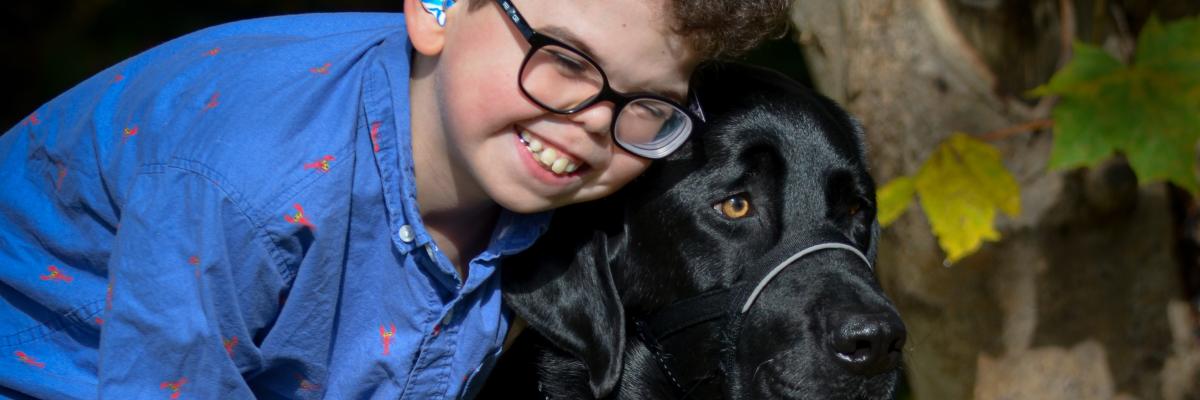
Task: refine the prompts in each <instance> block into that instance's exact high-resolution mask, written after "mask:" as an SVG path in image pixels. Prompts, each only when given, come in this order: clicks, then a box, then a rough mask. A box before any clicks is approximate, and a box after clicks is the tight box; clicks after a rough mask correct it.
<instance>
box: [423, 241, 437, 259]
mask: <svg viewBox="0 0 1200 400" xmlns="http://www.w3.org/2000/svg"><path fill="white" fill-rule="evenodd" d="M425 254H426V255H428V256H429V259H430V260H435V261H436V260H437V253H435V252H434V251H433V245H431V244H427V245H425Z"/></svg>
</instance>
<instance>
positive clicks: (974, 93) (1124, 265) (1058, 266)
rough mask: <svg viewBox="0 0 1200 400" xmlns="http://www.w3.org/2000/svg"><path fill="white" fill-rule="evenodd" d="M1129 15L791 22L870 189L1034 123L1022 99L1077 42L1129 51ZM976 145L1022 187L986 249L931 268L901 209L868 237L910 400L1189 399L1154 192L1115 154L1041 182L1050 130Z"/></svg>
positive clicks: (1046, 3)
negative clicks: (899, 342) (943, 154)
mask: <svg viewBox="0 0 1200 400" xmlns="http://www.w3.org/2000/svg"><path fill="white" fill-rule="evenodd" d="M1153 3H1155V2H1150V6H1151V7H1153V6H1154V4H1153ZM1139 4H1142V6H1143V7H1144V6H1145V5H1146V4H1145V2H1139ZM1196 8H1197V7H1196V6H1195V5H1193V6H1192V7H1191V8H1187V7H1184V8H1182V9H1180V10H1178V11H1172V12H1178V13H1185V12H1190V13H1194V12H1195V10H1196ZM1114 10H1115V13H1117V14H1119V13H1121V12H1124V13H1125V15H1123V16H1118V17H1115V18H1114V17H1112V16H1111V15H1112V14H1114ZM1134 13H1144V14H1139V15H1137V16H1135V17H1139V18H1142V19H1140V20H1144V16H1145V15H1148V11H1147V10H1145V9H1144V8H1141V7H1129V6H1128V5H1125V4H1117V3H1110V2H1107V1H1104V0H1095V1H1093V0H1075V1H1067V0H1064V1H1058V0H1027V1H1021V2H1016V1H1004V0H860V1H843V0H797V1H796V2H795V4H794V7H793V9H792V19H793V22H794V24H795V26H796V27H797V30H796V37H795V39H796V40H797V41H798V42H799V43H800V44H801V45H802V46H803V48H804V53H805V57H806V59H807V62H808V67H809V69H810V71H812V74H813V80H814V82H816V85H817V88H818V90H820V91H821V92H823V93H824V94H825V95H827V96H829V97H831V98H833V99H835V100H837V101H838V102H840V103H842V104H843V105H845V106H846V107H847V109H848V110H850V112H851V113H852V114H855V115H856V116H857V117H858V118H860V119H861V121H862V122H863V124H864V126H865V127H866V130H867V142H868V146H869V148H870V155H871V167H872V169H873V171H872V172H873V175H874V176H875V178H876V180H877V181H878V183H879V184H880V185H882V184H883V183H886V182H887V181H889V180H891V179H892V178H895V177H898V176H901V175H907V174H912V173H914V172H916V171H917V169H918V168H919V167H920V165H921V163H922V162H923V161H924V160H925V158H926V157H927V156H928V155H929V154H930V153H931V152H932V151H933V149H934V148H935V147H936V145H937V144H938V143H939V142H940V141H941V140H942V139H944V138H946V137H947V136H949V135H950V134H952V133H953V132H956V131H962V132H968V133H975V134H982V133H985V132H996V131H998V130H1003V129H1004V128H1006V127H1011V126H1016V125H1020V124H1023V123H1027V122H1030V121H1036V120H1040V119H1045V118H1048V117H1049V110H1050V106H1052V102H1051V101H1052V100H1038V99H1028V98H1024V97H1023V93H1024V92H1025V91H1026V90H1028V89H1031V88H1033V87H1035V86H1037V85H1038V84H1041V83H1044V82H1046V81H1047V80H1048V79H1049V77H1050V76H1051V74H1052V73H1053V72H1054V71H1055V70H1056V69H1057V68H1058V67H1059V66H1060V65H1061V63H1062V62H1064V61H1065V60H1066V59H1068V56H1069V54H1065V53H1064V49H1069V46H1064V44H1066V43H1070V42H1071V41H1072V40H1073V39H1074V38H1076V37H1078V38H1081V39H1084V40H1087V41H1091V42H1097V40H1095V39H1096V38H1099V39H1100V40H1099V42H1101V43H1105V47H1106V48H1107V49H1110V50H1112V51H1113V52H1114V53H1116V54H1128V52H1129V51H1130V50H1131V48H1132V44H1133V41H1132V35H1131V34H1130V33H1129V32H1130V31H1131V30H1133V29H1136V28H1137V26H1134V27H1128V26H1126V27H1120V26H1117V25H1119V24H1117V23H1114V22H1113V21H1117V20H1120V19H1121V18H1125V19H1131V18H1130V17H1129V15H1130V14H1134ZM1160 16H1161V15H1160ZM1140 20H1139V21H1140ZM988 136H990V138H992V139H994V141H993V144H995V145H996V146H997V147H998V148H999V150H1000V151H1001V154H1002V156H1003V158H1004V160H1005V163H1006V166H1007V167H1008V169H1009V170H1010V171H1011V172H1012V173H1013V174H1014V176H1015V177H1016V179H1017V182H1018V184H1019V185H1020V187H1021V191H1022V192H1021V204H1022V213H1021V215H1020V216H1019V217H1017V218H1011V219H1010V218H1006V217H1000V218H998V220H997V223H998V228H999V229H1000V231H1001V233H1002V235H1003V237H1004V238H1003V239H1002V240H1001V241H1000V242H996V243H989V244H985V245H984V247H983V249H982V250H981V251H979V252H978V253H977V254H974V255H972V256H969V257H968V258H966V259H964V260H963V261H961V262H959V263H957V264H955V265H953V266H949V267H947V266H943V259H944V258H945V255H944V254H943V253H942V252H941V250H940V249H939V248H938V246H937V241H936V238H935V237H934V236H933V234H932V233H931V232H932V231H931V229H930V227H929V224H928V222H927V221H926V219H925V216H924V214H923V213H922V212H921V210H920V207H918V206H917V205H915V203H914V205H913V206H912V207H910V209H909V210H908V211H907V212H906V214H905V215H904V216H903V217H901V218H900V219H899V220H898V221H897V222H896V223H895V224H894V225H892V226H891V227H889V228H888V229H886V230H885V231H884V235H883V238H882V243H881V248H880V255H879V261H878V262H879V270H878V271H879V272H878V273H879V276H880V280H881V282H882V283H883V286H884V288H885V289H886V290H887V292H888V293H889V294H890V295H891V297H892V298H893V300H895V302H896V304H897V305H898V307H899V308H900V311H901V315H902V316H903V318H904V320H905V322H906V323H907V325H908V328H909V341H908V345H907V346H906V348H905V351H906V353H905V358H906V367H905V368H906V373H907V376H908V379H909V383H910V385H911V387H912V390H913V394H914V397H915V398H917V399H967V398H972V397H975V398H979V399H993V398H995V399H1002V398H1013V399H1017V398H1042V399H1059V398H1061V399H1076V398H1142V399H1158V398H1166V399H1196V398H1200V387H1197V383H1196V382H1197V381H1200V361H1197V360H1198V359H1200V348H1198V347H1200V346H1197V343H1196V339H1195V337H1194V336H1190V335H1189V332H1192V330H1190V329H1188V327H1189V326H1193V325H1189V324H1194V323H1195V322H1194V320H1189V318H1190V316H1189V315H1188V313H1187V312H1186V311H1185V312H1180V311H1178V310H1179V309H1181V307H1182V309H1183V310H1186V309H1187V307H1188V306H1187V305H1186V303H1181V301H1180V300H1182V299H1183V296H1182V294H1181V289H1180V284H1179V275H1178V274H1179V261H1178V259H1177V257H1176V249H1175V244H1174V243H1175V237H1174V233H1173V230H1172V229H1173V227H1174V224H1175V222H1174V221H1173V217H1172V215H1171V213H1170V207H1169V204H1168V195H1167V190H1166V187H1165V186H1164V185H1162V184H1152V185H1144V186H1138V185H1137V184H1136V183H1135V178H1134V176H1133V173H1132V171H1131V170H1129V167H1128V166H1127V165H1126V164H1124V163H1123V162H1122V161H1121V160H1120V159H1119V158H1116V159H1114V160H1113V161H1110V162H1108V163H1106V164H1105V165H1103V166H1101V167H1097V168H1092V169H1087V170H1074V171H1048V170H1047V161H1048V159H1049V154H1050V148H1051V145H1052V135H1051V134H1050V132H1049V131H1048V130H1044V129H1043V130H1041V131H1038V132H1033V133H1027V134H1008V133H1004V134H1002V135H988ZM1169 309H1171V310H1176V311H1173V312H1172V313H1169V312H1168V310H1169ZM1172 315H1174V316H1173V317H1172ZM1181 315H1182V316H1181ZM1173 324H1174V325H1173ZM1179 326H1182V327H1183V328H1180V327H1179ZM1181 335H1182V337H1181ZM1188 396H1191V397H1188Z"/></svg>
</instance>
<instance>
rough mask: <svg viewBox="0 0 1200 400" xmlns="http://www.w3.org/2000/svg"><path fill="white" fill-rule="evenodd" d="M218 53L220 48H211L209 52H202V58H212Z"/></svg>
mask: <svg viewBox="0 0 1200 400" xmlns="http://www.w3.org/2000/svg"><path fill="white" fill-rule="evenodd" d="M220 52H221V48H220V47H213V48H212V50H209V51H206V52H204V56H205V57H212V56H215V55H217V53H220Z"/></svg>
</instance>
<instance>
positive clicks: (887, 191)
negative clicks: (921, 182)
mask: <svg viewBox="0 0 1200 400" xmlns="http://www.w3.org/2000/svg"><path fill="white" fill-rule="evenodd" d="M916 191H917V188H916V186H914V185H913V179H912V178H911V177H907V176H902V177H899V178H896V179H893V180H892V181H891V182H888V183H887V184H886V185H883V188H880V189H879V191H877V192H876V194H875V197H876V198H878V199H879V224H880V225H882V226H884V227H887V226H888V225H891V224H892V222H895V221H896V219H897V218H900V214H904V210H906V209H908V205H909V204H912V200H913V195H914V194H916Z"/></svg>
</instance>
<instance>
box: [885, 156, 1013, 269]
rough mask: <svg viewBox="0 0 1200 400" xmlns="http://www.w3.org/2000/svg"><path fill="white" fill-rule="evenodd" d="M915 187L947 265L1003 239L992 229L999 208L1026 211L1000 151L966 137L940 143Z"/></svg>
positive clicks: (914, 179) (1006, 211)
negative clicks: (1022, 209) (986, 242)
mask: <svg viewBox="0 0 1200 400" xmlns="http://www.w3.org/2000/svg"><path fill="white" fill-rule="evenodd" d="M901 184H903V183H901ZM913 186H914V187H915V189H916V193H917V197H919V198H920V203H921V209H922V210H924V211H925V215H926V217H927V218H929V224H930V226H932V228H933V233H934V234H935V235H937V238H938V245H939V246H941V248H942V250H943V251H945V252H946V262H947V263H954V262H957V261H958V260H960V259H962V258H963V257H966V256H967V255H970V254H971V253H974V252H975V251H976V250H978V249H979V247H980V246H981V245H982V244H983V241H985V240H988V241H996V240H999V239H1000V233H998V232H996V229H995V227H994V226H993V224H994V222H995V217H996V210H997V209H999V210H1001V211H1004V212H1005V213H1006V214H1008V215H1010V216H1013V217H1015V216H1017V215H1018V214H1020V213H1021V197H1020V188H1019V187H1018V186H1017V181H1016V179H1014V178H1013V176H1012V174H1011V173H1009V172H1008V170H1007V169H1006V168H1005V167H1004V164H1003V163H1002V162H1001V160H1000V153H999V152H998V151H996V149H995V148H994V147H992V145H990V144H988V143H986V142H983V141H980V140H978V139H975V138H972V137H971V136H969V135H967V134H965V133H955V134H953V135H951V136H950V137H949V138H947V139H946V140H944V141H942V143H941V144H939V145H938V147H937V149H935V150H934V152H933V154H932V155H931V156H929V159H927V160H925V164H924V165H922V166H921V169H920V170H918V171H917V174H916V176H915V177H914V178H913ZM900 189H902V187H901V188H900ZM897 190H899V189H897ZM889 195H890V194H889ZM889 207H890V206H889ZM889 212H890V210H889ZM881 215H882V212H881Z"/></svg>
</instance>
